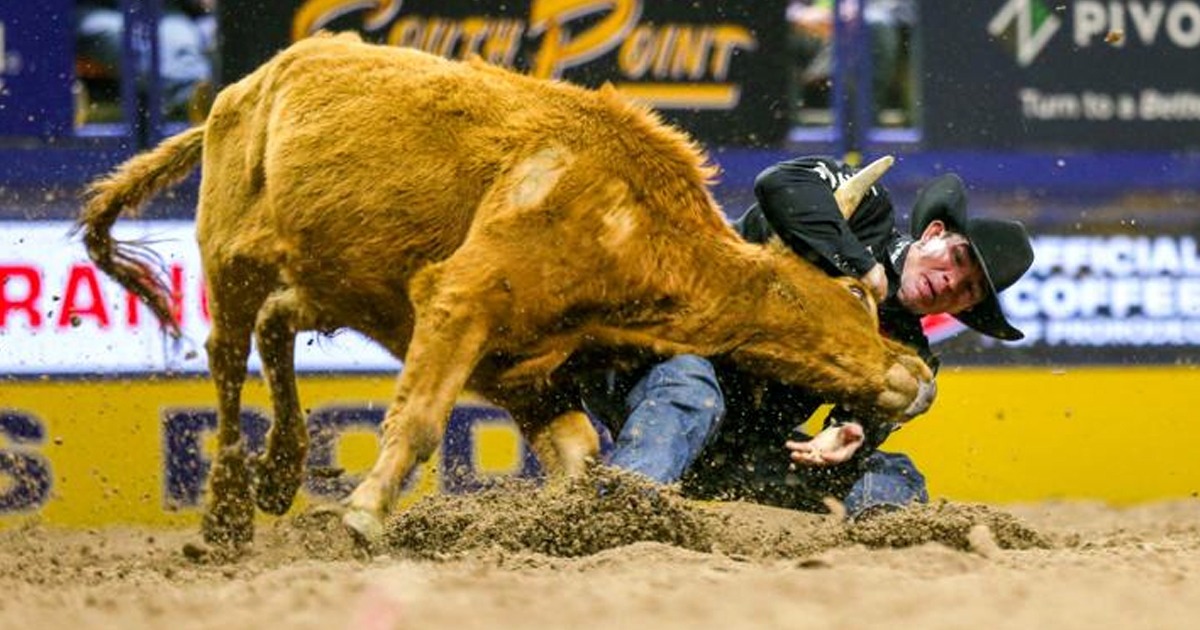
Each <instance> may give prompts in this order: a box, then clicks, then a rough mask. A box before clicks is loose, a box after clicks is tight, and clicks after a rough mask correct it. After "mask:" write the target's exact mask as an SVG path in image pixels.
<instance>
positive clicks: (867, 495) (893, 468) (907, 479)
mask: <svg viewBox="0 0 1200 630" xmlns="http://www.w3.org/2000/svg"><path fill="white" fill-rule="evenodd" d="M864 464H865V468H866V472H865V473H864V474H863V475H862V477H860V478H859V479H858V480H857V481H856V482H854V486H853V487H852V488H851V489H850V494H848V495H846V500H845V501H844V502H843V503H844V504H845V505H846V514H847V515H848V516H849V517H850V518H854V517H856V516H858V515H859V514H861V513H862V512H863V511H864V510H867V509H869V508H873V507H879V506H886V507H897V508H898V507H904V506H906V505H908V504H910V503H928V502H929V492H928V491H927V490H926V489H925V476H924V475H922V474H921V473H920V471H918V470H917V467H916V465H914V464H913V462H912V460H911V459H909V458H908V456H907V455H904V454H902V453H885V452H883V451H876V452H874V453H872V454H871V455H870V456H869V457H867V460H866V462H864Z"/></svg>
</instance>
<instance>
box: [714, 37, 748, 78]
mask: <svg viewBox="0 0 1200 630" xmlns="http://www.w3.org/2000/svg"><path fill="white" fill-rule="evenodd" d="M714 36H715V40H716V41H715V42H714V44H713V53H712V66H711V69H710V72H711V73H712V76H713V78H715V79H717V80H718V81H724V80H725V78H726V77H727V76H729V64H730V60H731V58H732V57H733V53H734V52H735V51H737V50H738V49H739V48H740V49H743V50H754V49H755V48H757V47H758V42H756V41H754V35H752V34H751V33H750V31H749V30H747V29H746V28H745V27H744V26H738V25H736V24H722V25H720V26H718V27H716V29H715V33H714Z"/></svg>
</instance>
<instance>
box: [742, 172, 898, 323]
mask: <svg viewBox="0 0 1200 630" xmlns="http://www.w3.org/2000/svg"><path fill="white" fill-rule="evenodd" d="M852 174H853V172H852V171H851V170H850V169H849V168H846V167H845V166H844V165H841V164H839V163H837V162H835V161H833V160H831V159H828V158H819V157H801V158H797V159H794V160H788V161H785V162H780V163H778V164H776V165H774V166H772V167H770V168H768V169H767V170H765V171H763V172H762V173H761V174H759V176H758V178H757V179H756V180H755V185H754V193H755V197H756V198H757V200H758V208H759V210H760V211H761V213H762V215H763V218H764V219H765V220H766V222H767V224H768V225H769V226H770V228H771V230H772V231H773V232H774V233H775V234H778V235H779V237H780V238H782V239H783V241H784V243H786V244H787V245H788V247H790V248H791V249H792V250H793V251H795V252H796V253H797V254H799V255H801V256H805V257H806V258H809V259H812V258H813V256H810V255H807V254H809V253H810V252H811V253H813V254H816V256H817V262H818V263H820V264H822V266H824V267H825V269H826V271H827V272H829V273H832V274H834V275H849V276H853V277H855V278H860V279H863V280H864V281H866V282H867V283H868V284H869V285H870V286H871V287H872V289H873V290H874V291H875V292H876V296H877V297H878V298H880V299H882V297H883V295H884V294H885V293H886V288H887V279H886V274H885V273H884V269H883V267H882V265H880V264H879V262H878V261H877V260H876V258H875V252H873V251H872V250H871V249H869V248H868V245H871V246H872V247H874V248H880V247H881V246H882V244H883V242H884V241H885V239H886V237H887V235H888V234H889V233H890V231H891V230H892V229H893V227H894V214H893V210H892V205H891V201H890V199H888V197H887V194H886V192H884V191H883V190H882V188H880V187H878V186H873V187H872V188H871V189H870V190H869V191H868V192H867V194H866V195H865V196H864V197H863V200H862V202H861V203H859V205H858V207H857V209H856V210H855V212H854V215H853V216H852V217H851V218H850V220H847V219H846V217H845V216H844V215H843V214H842V211H841V210H840V209H839V208H838V206H837V202H836V201H835V199H834V194H833V193H834V191H835V190H837V188H838V187H839V186H840V185H841V183H842V182H843V181H845V179H847V178H849V177H850V175H852Z"/></svg>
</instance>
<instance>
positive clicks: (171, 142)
mask: <svg viewBox="0 0 1200 630" xmlns="http://www.w3.org/2000/svg"><path fill="white" fill-rule="evenodd" d="M203 148H204V127H193V128H191V129H188V130H187V131H185V132H183V133H181V134H178V135H176V136H173V137H171V138H168V139H167V140H166V141H164V142H163V143H162V144H160V145H158V146H157V147H155V148H154V149H152V150H150V151H147V152H145V153H141V154H139V155H136V156H134V157H133V158H130V159H129V160H128V161H126V162H125V163H124V164H122V165H121V166H119V167H118V168H117V170H116V171H115V172H113V173H112V174H111V175H108V176H107V177H104V178H101V179H98V180H96V181H94V182H92V184H91V185H89V186H88V189H87V191H86V192H85V194H84V196H85V199H86V200H87V202H86V204H85V205H84V207H83V212H81V213H80V215H79V219H78V221H77V222H76V225H75V231H80V230H82V231H83V242H84V244H85V245H87V252H88V256H89V257H90V258H91V259H92V261H93V262H95V263H96V266H97V267H99V268H100V269H101V270H102V271H104V272H105V273H107V274H108V275H109V276H112V278H113V279H114V280H116V281H117V282H119V283H120V284H121V286H123V287H125V288H126V289H127V290H129V291H130V292H132V293H133V294H134V295H137V296H138V297H139V298H141V299H142V301H144V302H145V303H146V304H147V305H148V306H149V307H150V309H151V310H152V311H154V315H155V317H157V318H158V320H159V321H160V322H162V324H163V325H164V326H166V327H167V329H168V331H169V332H170V333H171V335H172V336H173V337H179V336H180V334H181V331H180V330H179V322H178V320H177V319H176V318H175V316H174V315H173V314H172V312H171V289H170V287H169V286H168V285H167V282H166V280H165V279H164V278H163V277H162V275H161V274H159V273H158V272H157V268H159V267H161V265H160V264H157V259H156V257H155V255H154V253H153V252H151V251H150V250H149V249H148V248H147V247H146V246H145V245H142V244H139V243H134V242H125V241H118V240H116V239H114V238H113V237H112V234H111V232H112V226H113V224H114V223H116V221H117V217H118V216H120V214H121V213H122V212H127V213H129V214H130V215H135V214H136V213H137V211H138V209H139V208H140V207H141V206H142V205H143V204H144V203H146V201H147V200H149V199H150V197H152V196H154V194H155V193H157V192H159V191H161V190H163V189H165V188H168V187H170V186H172V185H174V184H177V183H179V182H180V181H181V180H183V179H184V178H185V177H187V176H188V174H189V173H190V172H191V171H192V169H193V168H195V166H196V164H197V163H199V161H200V156H201V153H202V151H201V149H203Z"/></svg>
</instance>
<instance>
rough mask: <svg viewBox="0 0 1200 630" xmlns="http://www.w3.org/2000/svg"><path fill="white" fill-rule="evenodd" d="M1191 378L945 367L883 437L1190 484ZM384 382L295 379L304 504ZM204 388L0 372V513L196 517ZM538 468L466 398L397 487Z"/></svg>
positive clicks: (1026, 475) (335, 464)
mask: <svg viewBox="0 0 1200 630" xmlns="http://www.w3.org/2000/svg"><path fill="white" fill-rule="evenodd" d="M1198 378H1200V371H1198V370H1196V369H1194V368H1190V367H1162V368H1133V369H1129V368H1071V369H1066V370H1052V369H1030V368H1022V369H962V370H948V371H946V372H944V373H943V374H942V375H941V376H940V377H939V389H940V392H941V394H940V397H939V399H938V401H937V403H936V404H935V405H934V409H933V411H931V412H930V413H929V414H928V415H926V416H924V417H922V418H919V419H917V420H915V421H913V422H912V423H911V424H910V425H908V426H907V427H905V428H904V429H903V430H901V431H900V432H898V433H896V434H895V435H894V436H893V437H892V438H891V439H890V440H889V442H888V444H887V448H888V450H897V451H903V452H906V453H908V454H909V455H911V456H912V457H913V459H914V460H915V461H916V463H917V465H918V467H919V468H920V469H921V470H922V471H923V472H924V473H925V474H926V476H927V478H928V480H929V486H930V494H931V495H932V496H934V497H945V498H949V499H953V500H968V501H984V502H990V503H1006V502H1014V501H1036V500H1045V499H1055V498H1063V499H1068V498H1089V499H1101V500H1107V501H1111V502H1115V503H1133V502H1139V501H1148V500H1156V499H1165V498H1178V497H1187V496H1195V495H1196V493H1197V492H1198V491H1200V458H1197V457H1196V445H1197V444H1200V424H1197V423H1196V422H1195V415H1196V412H1195V410H1194V409H1195V405H1196V402H1197V399H1196V395H1195V393H1194V391H1193V388H1194V386H1195V383H1196V382H1197V380H1198ZM392 387H393V379H392V378H391V377H384V376H370V377H363V376H356V377H324V378H303V379H301V397H302V401H303V403H304V405H305V408H306V409H307V410H308V411H309V420H308V422H309V426H310V429H313V430H314V432H315V435H316V437H314V440H313V446H312V452H311V454H310V457H309V461H308V464H309V469H310V471H312V472H313V473H314V474H310V475H309V476H308V477H307V480H306V483H305V486H304V489H303V490H302V497H301V498H300V500H299V503H298V504H299V505H303V504H305V503H307V502H310V501H313V500H332V497H335V496H338V494H339V493H341V492H344V491H345V490H346V489H347V488H348V487H351V486H352V485H353V483H355V482H356V480H357V478H358V475H360V474H361V473H362V472H364V471H365V470H366V469H367V468H369V467H370V465H371V463H372V462H373V461H374V457H375V453H376V448H377V447H376V431H377V427H378V424H379V422H380V421H381V420H382V418H383V413H384V410H385V408H386V404H387V401H388V396H389V395H390V393H391V390H392ZM213 398H214V394H213V390H212V386H211V385H210V384H209V382H208V381H206V380H203V379H166V380H133V381H126V380H107V381H106V380H100V381H85V380H62V381H56V380H31V381H15V382H14V381H10V382H3V383H0V526H4V525H12V524H15V523H20V522H23V521H25V520H27V519H29V518H30V517H34V518H37V519H38V520H40V521H42V522H45V523H50V524H55V525H64V526H79V527H85V526H94V525H101V524H111V523H128V524H148V525H183V524H194V523H196V522H197V519H198V514H199V506H200V505H201V504H202V502H203V498H204V497H203V493H204V482H205V479H206V474H207V467H208V462H209V461H210V460H211V457H212V453H213V449H214V444H213V439H212V435H213V431H212V430H213V428H214V426H215V412H214V409H213ZM244 398H245V413H244V414H243V427H244V428H245V430H246V435H247V438H248V444H249V446H250V447H251V448H252V449H253V448H256V447H257V446H258V445H259V444H260V443H261V440H262V436H263V434H264V433H265V429H266V427H267V425H268V422H269V418H270V412H269V409H270V406H269V401H268V399H267V394H266V391H265V388H264V387H263V386H262V384H261V383H260V382H258V381H257V380H251V381H250V382H249V383H248V385H247V387H246V394H245V397H244ZM536 470H537V468H536V462H535V461H534V460H533V458H532V456H531V455H530V454H529V453H528V452H527V449H526V448H525V447H524V444H523V442H522V441H521V440H520V438H519V436H518V434H517V432H516V431H515V429H514V428H513V426H512V424H511V422H510V421H508V419H507V417H506V416H505V415H504V414H503V412H501V411H499V410H497V409H494V408H491V407H486V406H480V405H475V404H471V403H464V404H462V405H460V406H459V407H458V408H456V410H455V413H454V415H453V416H452V418H451V422H450V424H449V426H448V429H447V439H446V443H445V446H444V447H443V449H442V450H441V451H440V452H439V454H438V455H436V456H435V457H434V458H433V459H432V460H431V462H430V464H428V465H427V466H425V467H424V468H423V469H421V470H420V471H418V473H417V474H416V475H415V476H414V478H413V479H411V480H409V485H408V490H407V492H406V494H405V498H404V499H403V500H402V501H411V500H412V499H413V498H415V497H417V496H420V495H421V494H423V493H427V492H435V491H439V490H441V491H452V492H457V491H463V490H467V489H470V488H472V487H475V486H477V485H478V484H479V483H480V482H482V481H483V480H485V479H486V478H488V477H491V476H496V475H511V474H533V473H534V472H536ZM330 471H335V472H336V471H342V474H341V475H337V474H331V473H330Z"/></svg>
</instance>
